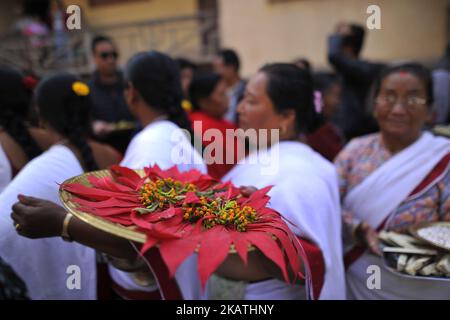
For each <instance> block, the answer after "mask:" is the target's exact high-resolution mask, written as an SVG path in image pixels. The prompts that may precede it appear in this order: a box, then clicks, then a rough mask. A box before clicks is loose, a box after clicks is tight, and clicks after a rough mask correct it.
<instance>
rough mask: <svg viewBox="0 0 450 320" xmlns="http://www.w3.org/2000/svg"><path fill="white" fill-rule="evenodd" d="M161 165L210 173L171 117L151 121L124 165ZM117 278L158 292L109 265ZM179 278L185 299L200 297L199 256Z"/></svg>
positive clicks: (129, 286)
mask: <svg viewBox="0 0 450 320" xmlns="http://www.w3.org/2000/svg"><path fill="white" fill-rule="evenodd" d="M155 164H157V165H158V166H159V167H160V168H161V169H163V170H164V169H168V168H170V167H173V166H174V165H176V166H177V168H178V169H179V170H180V171H188V170H190V169H197V170H199V171H200V172H202V173H206V166H205V164H204V163H203V159H202V158H201V156H200V154H198V153H197V152H196V151H195V149H194V148H193V147H192V145H191V143H190V142H189V140H188V139H187V138H186V136H185V135H184V133H183V132H182V131H181V130H180V128H179V127H178V126H177V125H175V124H174V123H172V122H170V121H167V120H160V121H156V122H153V123H151V124H149V125H148V126H147V127H145V128H144V129H143V130H142V131H141V132H140V133H139V134H138V135H136V136H135V137H134V138H133V140H131V142H130V145H129V146H128V148H127V151H126V153H125V157H124V159H123V160H122V162H121V165H122V166H125V167H129V168H133V169H142V168H144V167H147V166H150V165H155ZM109 271H110V274H111V277H112V278H113V280H114V281H115V282H116V283H117V284H119V285H120V286H121V287H122V288H124V289H126V290H138V291H148V292H151V291H155V290H156V289H157V288H156V287H154V286H152V287H142V286H139V285H137V284H136V283H135V282H134V281H133V280H132V279H131V277H130V274H129V273H127V272H123V271H121V270H118V269H116V268H114V267H113V266H111V265H110V266H109ZM175 276H176V279H177V282H178V286H179V287H180V290H181V293H182V295H183V298H184V299H186V300H192V299H199V298H200V285H199V283H200V282H199V280H198V275H197V269H196V256H195V255H193V256H191V257H190V258H188V259H187V260H186V261H185V262H184V263H183V264H182V265H181V266H180V268H178V270H177V272H176V275H175Z"/></svg>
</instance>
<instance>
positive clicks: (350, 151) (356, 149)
mask: <svg viewBox="0 0 450 320" xmlns="http://www.w3.org/2000/svg"><path fill="white" fill-rule="evenodd" d="M379 145H380V134H379V133H371V134H368V135H365V136H361V137H357V138H353V139H352V140H350V142H348V143H347V144H346V145H345V147H344V148H343V149H342V150H341V152H340V153H339V154H338V155H337V156H336V159H335V162H337V161H340V160H342V159H346V158H355V157H356V158H357V157H358V156H359V155H360V154H362V153H366V152H368V151H370V150H373V149H376V148H377V146H379Z"/></svg>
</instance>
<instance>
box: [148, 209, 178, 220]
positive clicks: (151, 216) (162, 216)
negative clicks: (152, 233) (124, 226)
mask: <svg viewBox="0 0 450 320" xmlns="http://www.w3.org/2000/svg"><path fill="white" fill-rule="evenodd" d="M180 210H182V209H180V208H174V207H170V208H168V209H167V210H164V211H159V212H151V213H148V214H142V215H140V218H141V219H143V220H145V221H147V222H158V221H161V220H166V219H170V218H172V217H173V216H175V215H176V214H177V212H178V211H180Z"/></svg>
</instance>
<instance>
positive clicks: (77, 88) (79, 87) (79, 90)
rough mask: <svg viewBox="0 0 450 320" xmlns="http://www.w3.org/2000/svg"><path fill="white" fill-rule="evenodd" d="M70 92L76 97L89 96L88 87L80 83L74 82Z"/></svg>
mask: <svg viewBox="0 0 450 320" xmlns="http://www.w3.org/2000/svg"><path fill="white" fill-rule="evenodd" d="M72 90H73V92H75V93H76V95H77V96H80V97H84V96H87V95H88V94H89V87H88V86H87V84H85V83H84V82H81V81H75V82H74V83H73V84H72Z"/></svg>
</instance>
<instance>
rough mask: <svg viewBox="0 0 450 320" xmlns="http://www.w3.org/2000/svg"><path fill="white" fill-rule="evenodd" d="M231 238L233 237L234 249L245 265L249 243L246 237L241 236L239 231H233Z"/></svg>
mask: <svg viewBox="0 0 450 320" xmlns="http://www.w3.org/2000/svg"><path fill="white" fill-rule="evenodd" d="M232 239H233V243H234V248H235V249H236V252H237V253H238V254H239V256H240V257H241V259H242V261H243V262H244V264H245V265H247V263H248V248H249V243H248V241H247V239H246V237H243V236H241V235H240V234H239V233H237V232H235V233H233V238H232Z"/></svg>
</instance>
